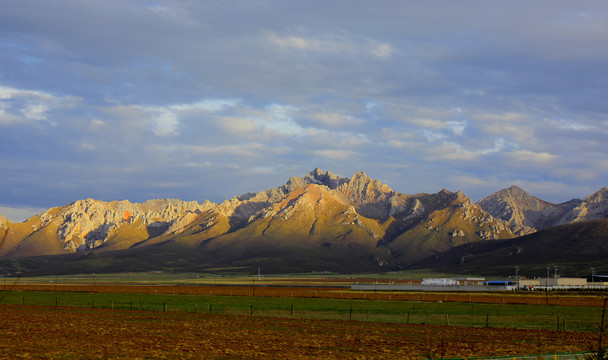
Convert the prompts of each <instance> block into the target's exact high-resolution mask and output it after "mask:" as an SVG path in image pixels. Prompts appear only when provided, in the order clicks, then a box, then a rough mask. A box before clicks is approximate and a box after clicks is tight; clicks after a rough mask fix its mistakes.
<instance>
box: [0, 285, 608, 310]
mask: <svg viewBox="0 0 608 360" xmlns="http://www.w3.org/2000/svg"><path fill="white" fill-rule="evenodd" d="M6 290H14V291H80V292H104V293H142V294H186V295H233V296H270V297H300V298H306V297H309V298H310V297H319V298H329V299H364V300H395V301H432V302H436V301H445V302H463V303H486V304H526V305H563V306H590V307H601V306H602V305H603V303H604V297H600V296H590V295H585V296H574V295H569V294H559V293H552V292H549V293H544V292H540V291H539V292H493V293H457V292H443V293H436V292H370V291H367V292H365V291H351V290H350V288H349V287H339V286H332V287H328V286H322V285H319V286H307V287H299V286H272V285H264V286H259V285H257V286H253V285H248V286H245V285H231V286H228V285H217V286H213V285H182V286H179V285H116V284H97V285H93V284H57V285H54V284H15V285H12V286H7V287H6Z"/></svg>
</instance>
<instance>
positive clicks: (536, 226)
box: [478, 186, 580, 236]
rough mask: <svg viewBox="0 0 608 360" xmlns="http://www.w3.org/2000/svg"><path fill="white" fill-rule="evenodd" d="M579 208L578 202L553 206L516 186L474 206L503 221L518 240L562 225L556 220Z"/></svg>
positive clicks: (572, 201)
mask: <svg viewBox="0 0 608 360" xmlns="http://www.w3.org/2000/svg"><path fill="white" fill-rule="evenodd" d="M579 204H580V200H576V199H574V200H571V201H568V202H565V203H561V204H553V203H550V202H547V201H544V200H541V199H539V198H537V197H535V196H531V195H530V194H528V193H527V192H525V191H524V190H522V189H521V188H519V187H518V186H511V187H510V188H508V189H503V190H500V191H498V192H496V193H494V194H492V195H490V196H488V197H486V198H484V199H482V200H481V201H479V202H478V205H479V206H481V208H482V209H483V210H485V211H486V212H488V213H489V214H491V215H492V216H494V217H496V218H499V219H502V220H504V221H506V222H507V223H508V225H509V227H510V229H511V231H512V232H513V233H514V234H515V235H518V236H521V235H525V234H530V233H533V232H536V231H538V230H540V229H544V228H547V227H550V226H556V225H560V224H562V223H563V222H562V221H561V220H560V219H561V218H562V217H564V216H565V215H566V214H568V213H569V212H571V211H572V210H573V209H574V208H575V207H576V206H578V205H579Z"/></svg>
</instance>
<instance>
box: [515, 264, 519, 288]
mask: <svg viewBox="0 0 608 360" xmlns="http://www.w3.org/2000/svg"><path fill="white" fill-rule="evenodd" d="M515 281H516V283H515V286H516V287H515V289H516V290H519V266H516V267H515Z"/></svg>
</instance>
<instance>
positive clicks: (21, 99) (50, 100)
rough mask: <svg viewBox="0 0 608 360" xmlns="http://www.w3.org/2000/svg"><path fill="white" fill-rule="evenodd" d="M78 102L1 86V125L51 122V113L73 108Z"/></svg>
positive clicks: (72, 98)
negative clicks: (56, 110) (55, 110)
mask: <svg viewBox="0 0 608 360" xmlns="http://www.w3.org/2000/svg"><path fill="white" fill-rule="evenodd" d="M77 101H79V100H78V99H77V98H75V97H70V96H68V97H59V96H54V95H52V94H50V93H47V92H44V91H36V90H23V89H16V88H11V87H6V86H1V85H0V125H2V124H5V125H6V124H11V123H24V122H38V121H50V120H49V119H48V115H49V112H50V111H52V110H54V109H58V108H70V107H73V106H74V104H75V103H76V102H77ZM50 122H51V123H53V122H52V121H50Z"/></svg>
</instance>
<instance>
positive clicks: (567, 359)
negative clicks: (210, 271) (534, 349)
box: [427, 352, 591, 360]
mask: <svg viewBox="0 0 608 360" xmlns="http://www.w3.org/2000/svg"><path fill="white" fill-rule="evenodd" d="M590 355H591V353H589V352H577V353H563V354H535V355H517V356H499V357H472V358H466V359H465V358H450V359H435V360H585V359H587V358H588V357H589V356H590ZM427 360H428V359H427Z"/></svg>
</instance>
